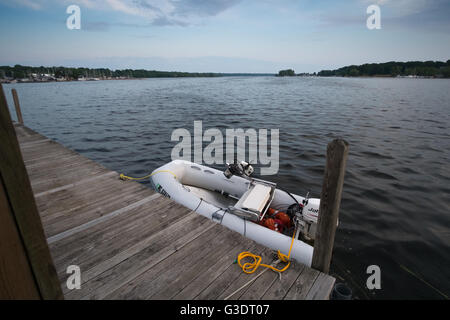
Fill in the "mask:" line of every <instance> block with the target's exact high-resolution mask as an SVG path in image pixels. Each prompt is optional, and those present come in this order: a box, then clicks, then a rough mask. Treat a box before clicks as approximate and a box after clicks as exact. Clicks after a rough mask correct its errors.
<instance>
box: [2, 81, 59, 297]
mask: <svg viewBox="0 0 450 320" xmlns="http://www.w3.org/2000/svg"><path fill="white" fill-rule="evenodd" d="M0 150H1V153H0V174H1V180H2V184H3V189H4V193H5V196H6V198H7V199H8V204H9V208H10V212H11V213H12V214H13V216H14V221H15V224H16V226H17V230H18V233H19V235H20V239H21V242H22V245H23V249H24V253H25V255H26V257H27V261H28V264H29V266H30V269H31V272H32V274H33V278H34V280H35V282H36V285H37V291H38V292H39V296H40V298H43V299H61V298H63V294H62V291H61V287H60V285H59V280H58V278H57V275H56V270H55V267H54V264H53V261H52V257H51V255H50V251H49V249H48V246H47V241H46V239H45V235H44V231H43V227H42V223H41V219H40V217H39V213H38V209H37V207H36V203H35V199H34V195H33V190H32V189H31V185H30V180H29V177H28V174H27V171H26V168H25V165H24V162H23V158H22V153H21V151H20V148H19V143H18V140H17V136H16V130H15V128H14V125H13V123H12V121H11V116H10V114H9V109H8V106H7V103H6V98H5V95H4V92H3V87H2V86H1V85H0Z"/></svg>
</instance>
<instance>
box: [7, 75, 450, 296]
mask: <svg viewBox="0 0 450 320" xmlns="http://www.w3.org/2000/svg"><path fill="white" fill-rule="evenodd" d="M4 87H5V89H7V91H8V102H9V105H10V108H11V106H12V105H13V104H12V99H11V97H10V93H9V91H10V90H9V89H10V88H12V87H15V88H17V90H18V92H19V96H20V100H21V105H22V113H23V115H24V120H25V123H26V125H27V126H29V127H31V128H33V129H35V130H37V131H38V132H40V133H42V134H44V135H47V136H48V137H50V138H52V139H55V140H57V141H59V142H61V143H62V144H64V145H65V146H67V147H69V148H72V149H74V150H76V151H78V152H80V153H81V154H83V155H85V156H87V157H89V158H91V159H93V160H96V161H98V162H100V163H102V164H103V165H105V166H106V167H108V168H110V169H112V170H116V171H119V172H126V173H128V174H129V175H134V176H139V175H144V174H146V173H148V172H149V171H151V170H153V169H154V168H156V167H158V166H161V165H162V164H164V163H166V162H168V161H170V154H171V150H172V148H173V146H174V145H175V144H176V142H171V139H170V138H171V133H172V131H173V130H174V129H176V128H186V129H188V130H190V131H191V132H193V124H194V120H202V121H203V130H206V129H208V128H219V129H221V130H222V131H223V132H224V130H225V129H226V128H255V129H260V128H267V129H277V128H278V129H280V170H279V173H278V175H276V176H272V177H267V176H266V177H264V178H266V179H269V180H273V181H276V182H277V183H279V184H280V185H282V186H284V187H285V188H287V189H289V190H291V191H292V192H295V193H298V194H305V193H306V192H307V191H308V190H311V195H312V196H313V197H318V196H319V194H320V190H321V183H322V178H323V169H324V164H325V152H326V145H327V143H328V142H329V141H331V140H332V139H333V138H335V137H342V138H344V139H346V140H347V141H348V142H349V144H350V153H349V158H348V163H347V172H346V177H345V185H344V192H343V200H342V204H341V211H340V225H339V228H338V231H337V234H336V242H335V250H334V257H333V262H332V273H333V275H335V276H336V277H337V279H338V281H339V282H345V283H347V284H348V285H349V286H350V287H351V288H352V289H353V291H354V295H355V296H356V297H357V298H360V299H366V298H445V297H446V296H447V297H448V296H450V281H449V279H450V212H449V211H450V210H449V209H450V165H449V163H450V131H449V126H450V81H449V80H430V79H345V78H342V79H341V78H276V77H226V78H204V79H200V78H199V79H195V78H193V79H188V78H184V79H148V80H125V81H97V82H67V83H39V84H16V85H5V86H4ZM373 264H375V265H378V266H380V268H381V280H382V282H381V287H382V289H381V290H374V291H370V290H368V289H367V288H366V279H367V277H368V274H366V269H367V267H368V266H369V265H373Z"/></svg>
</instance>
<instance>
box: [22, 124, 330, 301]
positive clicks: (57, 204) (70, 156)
mask: <svg viewBox="0 0 450 320" xmlns="http://www.w3.org/2000/svg"><path fill="white" fill-rule="evenodd" d="M15 129H16V133H17V137H18V140H19V143H20V146H21V151H22V155H23V158H24V162H25V165H26V168H27V171H28V174H29V177H30V182H31V186H32V189H33V193H34V195H35V199H36V204H37V207H38V210H39V214H40V216H41V219H42V223H43V227H44V231H45V234H46V237H47V242H48V243H49V248H50V252H51V255H52V257H53V261H54V264H55V267H56V269H57V273H58V277H59V279H60V281H61V287H62V290H63V293H64V295H65V298H66V299H223V298H225V297H228V296H229V295H230V294H231V293H233V292H235V291H236V289H239V288H240V287H241V286H242V285H243V284H245V283H247V282H248V281H249V280H250V279H252V278H253V277H255V276H257V275H258V274H260V272H261V271H263V270H264V269H260V270H258V271H257V272H256V273H254V274H251V275H247V274H244V273H243V272H242V270H241V269H240V267H239V266H238V265H237V264H236V263H234V262H235V259H236V257H237V255H238V253H239V252H241V251H252V252H254V253H259V254H262V255H263V260H264V262H270V261H272V260H273V255H272V252H271V251H270V250H268V249H266V248H264V247H262V246H260V245H258V244H256V243H255V242H253V241H251V240H249V239H247V238H245V237H243V236H241V235H239V234H237V233H235V232H233V231H230V230H229V229H226V228H225V227H222V226H220V225H217V224H215V223H214V222H212V221H210V220H208V219H206V218H204V217H201V216H199V215H197V214H196V213H195V212H192V211H190V210H188V209H187V208H185V207H183V206H181V205H178V204H176V203H174V202H173V201H171V200H170V199H167V198H164V197H162V196H161V195H159V194H157V193H155V192H154V191H152V190H150V189H149V188H147V187H145V186H143V185H141V184H139V183H136V182H131V181H126V182H125V181H122V180H119V179H118V176H119V174H118V173H117V172H113V171H110V170H108V169H106V168H104V167H103V166H101V165H100V164H98V163H96V162H94V161H92V160H90V159H87V158H85V157H83V156H81V155H79V154H78V153H76V152H74V151H72V150H69V149H67V148H65V147H64V146H62V145H61V144H59V143H56V142H54V141H52V140H51V139H49V138H47V137H45V136H43V135H40V134H38V133H36V132H34V131H33V130H31V129H29V128H27V127H25V126H23V125H19V124H16V125H15ZM69 265H78V266H79V267H80V269H81V280H82V284H81V289H79V290H69V289H68V288H67V286H66V280H67V277H68V275H67V274H66V269H67V267H68V266H69ZM334 281H335V279H334V278H332V277H330V276H328V275H326V274H323V273H320V272H318V271H316V270H312V269H310V268H308V267H305V266H304V265H301V264H298V263H292V265H291V267H290V268H289V269H288V271H286V272H284V273H283V274H282V276H281V278H280V277H279V275H278V273H274V272H272V271H270V270H268V271H266V272H265V273H264V274H263V275H261V276H260V277H258V279H257V280H256V281H254V282H253V283H251V284H249V285H248V286H246V287H245V288H243V289H242V290H239V291H238V292H236V293H235V294H234V295H233V296H231V297H230V299H328V297H329V294H330V292H331V289H332V287H333V285H334Z"/></svg>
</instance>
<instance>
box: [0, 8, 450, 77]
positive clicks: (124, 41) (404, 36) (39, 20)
mask: <svg viewBox="0 0 450 320" xmlns="http://www.w3.org/2000/svg"><path fill="white" fill-rule="evenodd" d="M73 4H75V5H78V6H79V7H80V12H81V17H80V24H81V28H80V29H79V30H77V29H73V30H70V29H68V28H67V26H66V21H67V19H68V17H69V16H70V14H68V13H66V9H67V7H68V6H69V5H73ZM372 4H375V5H378V6H379V8H380V21H381V29H373V30H369V29H368V28H367V25H366V20H367V19H368V18H369V16H370V15H371V14H370V13H369V14H368V13H367V7H368V6H370V5H372ZM449 14H450V1H448V0H347V1H335V0H0V43H1V46H0V65H15V64H22V65H31V66H41V65H43V66H60V65H62V66H68V67H69V66H70V67H91V68H93V67H99V68H100V67H105V68H111V69H124V68H132V69H139V68H143V69H148V70H166V71H187V72H230V73H235V72H252V73H275V72H278V70H281V69H286V68H293V69H294V70H295V71H296V72H297V73H300V72H316V71H320V70H323V69H335V68H339V67H342V66H345V65H352V64H363V63H373V62H387V61H411V60H420V61H425V60H439V61H447V60H448V59H450V19H449Z"/></svg>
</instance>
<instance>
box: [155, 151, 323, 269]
mask: <svg viewBox="0 0 450 320" xmlns="http://www.w3.org/2000/svg"><path fill="white" fill-rule="evenodd" d="M228 173H229V172H228ZM150 181H151V183H152V185H153V187H154V188H155V190H157V191H158V192H160V193H161V194H163V195H164V196H166V197H170V198H171V199H173V200H174V201H176V202H178V203H180V204H182V205H184V206H185V207H187V208H189V209H191V210H194V211H196V212H197V213H198V214H200V215H203V216H205V217H206V218H208V219H211V220H213V221H215V222H217V223H220V224H222V225H223V226H225V227H227V228H229V229H231V230H233V231H236V232H239V233H240V234H242V235H244V236H245V237H247V238H249V239H251V240H254V241H256V242H257V243H259V244H261V245H263V246H266V247H268V248H271V249H274V250H280V252H282V253H284V254H287V253H288V251H289V249H290V246H291V239H292V237H291V236H290V235H289V232H290V233H291V234H292V232H293V225H294V222H295V226H296V228H297V232H300V233H301V234H302V238H303V239H309V240H312V239H314V234H315V229H316V224H317V215H318V212H319V203H320V200H319V199H314V198H311V199H307V197H306V198H305V197H301V196H298V195H292V194H289V193H288V192H286V191H283V190H281V189H279V188H277V187H276V184H274V183H272V182H269V181H264V180H259V179H254V178H250V177H247V176H237V175H232V174H228V175H224V172H222V171H219V170H216V169H213V168H209V167H206V166H202V165H198V164H195V163H192V162H189V161H184V160H174V161H172V162H170V163H168V164H166V165H164V166H162V167H160V168H158V169H156V170H154V171H153V172H152V174H151V177H150ZM295 207H297V208H298V207H301V210H297V211H296V212H294V213H292V211H293V210H292V208H295ZM289 210H291V213H290V215H287V214H285V212H289ZM274 214H276V215H277V217H279V218H280V220H281V221H280V220H277V219H275V218H274V219H272V218H273V217H274ZM279 214H284V216H280V215H279ZM269 216H270V217H272V218H269ZM286 216H288V217H290V218H292V223H290V222H289V221H284V220H283V217H284V218H285V217H286ZM290 218H286V219H287V220H289V219H290ZM277 222H278V223H277ZM283 222H284V225H283ZM289 225H290V226H289ZM295 238H296V239H295V240H294V243H293V246H292V250H291V256H290V257H291V259H294V260H296V261H298V262H301V263H303V264H305V265H307V266H310V265H311V261H312V255H313V247H312V246H311V245H309V244H307V243H306V242H303V241H301V240H298V237H297V236H296V237H295Z"/></svg>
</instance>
